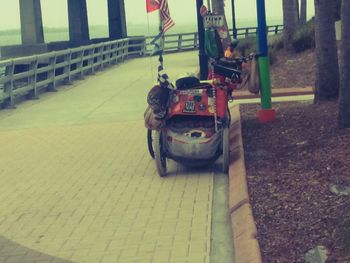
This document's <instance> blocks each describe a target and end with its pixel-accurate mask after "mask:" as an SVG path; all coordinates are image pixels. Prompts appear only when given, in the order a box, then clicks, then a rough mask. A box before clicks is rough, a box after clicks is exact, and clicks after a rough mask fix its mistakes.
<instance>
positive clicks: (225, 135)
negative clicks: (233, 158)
mask: <svg viewBox="0 0 350 263" xmlns="http://www.w3.org/2000/svg"><path fill="white" fill-rule="evenodd" d="M229 131H230V129H229V128H228V127H225V128H224V129H223V131H222V172H223V173H227V172H228V169H229V166H230V132H229Z"/></svg>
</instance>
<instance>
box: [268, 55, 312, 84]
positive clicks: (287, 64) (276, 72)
mask: <svg viewBox="0 0 350 263" xmlns="http://www.w3.org/2000/svg"><path fill="white" fill-rule="evenodd" d="M274 60H275V61H274V63H273V64H272V65H271V86H272V88H305V87H313V86H314V85H315V74H316V55H315V50H313V49H312V50H307V51H304V52H301V53H287V52H285V51H284V50H279V51H278V52H277V53H276V57H275V59H274Z"/></svg>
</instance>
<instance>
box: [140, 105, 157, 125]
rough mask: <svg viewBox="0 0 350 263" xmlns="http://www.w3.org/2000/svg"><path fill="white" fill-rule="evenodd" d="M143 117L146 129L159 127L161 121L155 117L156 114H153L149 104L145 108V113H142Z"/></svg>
mask: <svg viewBox="0 0 350 263" xmlns="http://www.w3.org/2000/svg"><path fill="white" fill-rule="evenodd" d="M143 117H144V119H145V126H146V128H147V129H151V130H158V129H160V126H161V124H162V122H161V121H160V120H157V119H156V116H155V115H154V113H153V110H152V108H151V107H150V106H148V107H147V108H146V110H145V113H144V114H143Z"/></svg>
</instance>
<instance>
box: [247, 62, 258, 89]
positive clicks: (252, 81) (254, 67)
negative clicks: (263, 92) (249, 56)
mask: <svg viewBox="0 0 350 263" xmlns="http://www.w3.org/2000/svg"><path fill="white" fill-rule="evenodd" d="M248 90H249V92H251V93H253V94H259V92H260V77H259V64H258V61H257V59H256V58H254V59H253V60H252V61H251V63H250V74H249V80H248Z"/></svg>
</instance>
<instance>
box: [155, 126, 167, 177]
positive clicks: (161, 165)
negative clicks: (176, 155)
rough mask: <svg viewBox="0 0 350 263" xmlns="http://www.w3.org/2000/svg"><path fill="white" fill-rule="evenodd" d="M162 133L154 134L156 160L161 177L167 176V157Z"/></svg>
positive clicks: (156, 132)
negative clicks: (163, 147)
mask: <svg viewBox="0 0 350 263" xmlns="http://www.w3.org/2000/svg"><path fill="white" fill-rule="evenodd" d="M161 135H162V134H161V132H159V131H155V132H154V159H155V161H156V167H157V172H158V174H159V176H160V177H164V176H166V171H167V167H166V157H165V154H164V152H163V149H162V141H161Z"/></svg>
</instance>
